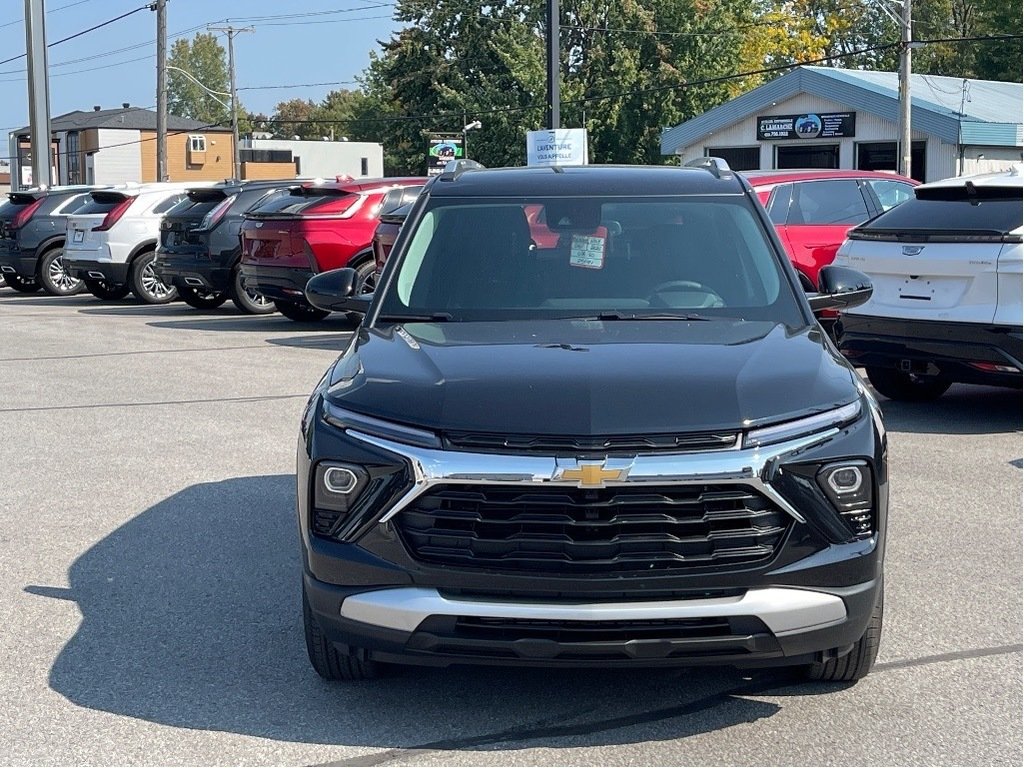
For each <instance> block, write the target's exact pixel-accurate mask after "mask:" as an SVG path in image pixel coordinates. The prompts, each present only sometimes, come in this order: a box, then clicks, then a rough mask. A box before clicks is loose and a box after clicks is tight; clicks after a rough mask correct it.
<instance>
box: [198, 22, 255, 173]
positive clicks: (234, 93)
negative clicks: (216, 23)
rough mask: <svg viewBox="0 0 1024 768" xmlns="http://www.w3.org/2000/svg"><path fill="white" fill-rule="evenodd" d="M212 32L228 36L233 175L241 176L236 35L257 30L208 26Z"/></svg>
mask: <svg viewBox="0 0 1024 768" xmlns="http://www.w3.org/2000/svg"><path fill="white" fill-rule="evenodd" d="M207 29H208V30H210V31H211V32H225V33H226V34H227V36H228V74H229V75H230V77H231V135H232V141H233V142H234V146H235V157H234V164H233V165H234V168H233V170H232V176H233V177H234V178H236V179H238V178H241V168H242V163H241V160H240V158H241V153H240V152H239V149H238V88H237V87H236V85H235V35H237V34H238V33H239V32H255V31H256V30H255V29H254V28H253V27H241V28H238V27H207Z"/></svg>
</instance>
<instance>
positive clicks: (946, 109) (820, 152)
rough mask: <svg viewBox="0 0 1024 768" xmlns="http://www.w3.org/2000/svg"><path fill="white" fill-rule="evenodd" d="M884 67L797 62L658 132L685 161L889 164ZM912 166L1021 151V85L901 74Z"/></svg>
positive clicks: (889, 96)
mask: <svg viewBox="0 0 1024 768" xmlns="http://www.w3.org/2000/svg"><path fill="white" fill-rule="evenodd" d="M898 90H899V85H898V81H897V76H896V73H894V72H870V71H861V70H854V69H835V68H831V67H808V66H803V67H797V68H796V69H794V70H792V71H790V72H788V73H787V74H785V75H783V76H782V77H779V78H777V79H775V80H772V81H771V82H768V83H765V84H764V85H761V86H759V87H757V88H755V89H753V90H751V91H748V92H747V93H745V94H743V95H742V96H738V97H737V98H735V99H732V100H731V101H728V102H726V103H724V104H722V105H720V106H718V107H715V108H714V109H711V110H709V111H707V112H705V113H704V114H702V115H699V116H698V117H695V118H693V119H692V120H688V121H686V122H685V123H682V124H681V125H677V126H675V127H674V128H667V129H665V131H664V132H663V133H662V137H661V151H662V154H664V155H676V156H678V157H679V158H680V160H681V162H683V163H685V162H687V161H689V160H693V159H695V158H698V157H702V156H707V155H714V156H717V157H722V158H724V159H725V160H726V161H727V162H728V163H729V165H730V166H731V167H732V168H735V169H736V170H756V169H774V168H778V169H784V168H844V169H860V170H872V171H895V170H896V167H897V162H898V158H897V154H898V152H897V143H896V142H897V138H898V136H899V96H898ZM911 96H912V98H911V127H912V129H913V140H912V145H911V169H912V175H913V176H914V177H915V178H917V179H920V180H922V181H935V180H937V179H945V178H949V177H951V176H962V175H968V174H973V173H984V172H988V171H997V170H1002V169H1003V168H1006V167H1008V166H1009V165H1011V164H1012V163H1019V162H1021V160H1022V147H1024V141H1022V138H1024V137H1022V133H1024V125H1022V110H1024V98H1022V97H1024V85H1022V84H1021V83H1003V82H995V81H991V80H968V79H963V78H954V77H937V76H933V75H911Z"/></svg>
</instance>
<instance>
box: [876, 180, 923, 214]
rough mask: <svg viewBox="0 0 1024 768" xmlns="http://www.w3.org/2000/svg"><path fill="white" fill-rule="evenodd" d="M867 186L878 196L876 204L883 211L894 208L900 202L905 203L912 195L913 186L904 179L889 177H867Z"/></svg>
mask: <svg viewBox="0 0 1024 768" xmlns="http://www.w3.org/2000/svg"><path fill="white" fill-rule="evenodd" d="M868 186H869V187H871V191H872V192H874V193H875V197H877V198H878V204H879V205H880V206H881V208H882V210H883V211H888V210H889V209H890V208H895V207H896V206H897V205H899V204H900V203H905V202H906V201H907V200H909V199H910V198H912V197H913V196H914V188H913V187H912V186H911V185H910V184H907V183H906V182H905V181H893V180H890V179H868Z"/></svg>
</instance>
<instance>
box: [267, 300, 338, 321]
mask: <svg viewBox="0 0 1024 768" xmlns="http://www.w3.org/2000/svg"><path fill="white" fill-rule="evenodd" d="M274 306H275V307H277V311H278V312H280V313H281V314H282V315H284V316H285V317H287V318H288V319H289V320H295V321H297V322H300V323H308V322H313V321H315V320H323V319H324V318H325V317H327V316H328V315H329V314H331V313H330V312H326V311H324V310H322V309H317V308H316V307H311V306H310V305H309V304H298V303H296V302H294V301H279V300H277V299H274Z"/></svg>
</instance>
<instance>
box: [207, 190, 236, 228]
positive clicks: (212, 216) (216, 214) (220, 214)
mask: <svg viewBox="0 0 1024 768" xmlns="http://www.w3.org/2000/svg"><path fill="white" fill-rule="evenodd" d="M234 200H235V198H234V197H233V196H232V197H226V198H224V200H223V201H222V202H220V203H218V204H217V207H216V208H214V209H213V210H212V211H210V212H209V213H208V214H206V216H204V217H203V221H202V223H201V224H200V225H199V228H200V229H213V228H214V227H216V226H217V225H218V224H219V223H220V220H221V219H223V218H224V214H225V213H227V212H228V208H230V207H231V203H233V202H234Z"/></svg>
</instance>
